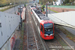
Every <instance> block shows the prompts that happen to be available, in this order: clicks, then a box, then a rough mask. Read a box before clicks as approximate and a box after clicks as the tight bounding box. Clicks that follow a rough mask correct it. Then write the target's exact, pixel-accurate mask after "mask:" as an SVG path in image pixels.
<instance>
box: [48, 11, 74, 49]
mask: <svg viewBox="0 0 75 50" xmlns="http://www.w3.org/2000/svg"><path fill="white" fill-rule="evenodd" d="M51 12H52V11H50V10H49V11H48V13H49V14H52V13H55V12H52V13H51ZM63 27H64V26H63ZM64 28H65V29H66V30H68V31H69V32H71V33H72V34H73V35H75V29H72V28H69V27H64ZM57 30H58V31H60V30H59V29H58V28H57ZM58 34H59V36H60V37H61V38H62V39H63V40H64V41H65V42H66V43H67V44H68V45H69V46H70V47H71V48H72V49H73V50H75V42H73V41H72V40H70V39H69V38H67V36H66V35H65V34H64V33H63V32H61V31H60V32H59V33H58Z"/></svg>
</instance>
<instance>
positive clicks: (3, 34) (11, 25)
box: [0, 12, 20, 50]
mask: <svg viewBox="0 0 75 50" xmlns="http://www.w3.org/2000/svg"><path fill="white" fill-rule="evenodd" d="M19 22H20V16H18V15H15V14H8V13H4V12H0V23H1V24H0V25H1V27H0V48H3V47H4V46H6V47H5V48H7V49H6V50H8V49H9V48H10V47H9V45H10V41H8V42H7V40H8V39H9V38H10V36H11V35H12V33H13V32H14V30H15V29H16V27H17V26H18V25H19ZM6 42H7V44H5V43H6ZM9 50H10V49H9Z"/></svg>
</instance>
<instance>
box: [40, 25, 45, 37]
mask: <svg viewBox="0 0 75 50" xmlns="http://www.w3.org/2000/svg"><path fill="white" fill-rule="evenodd" d="M40 35H41V37H44V27H43V25H42V24H41V25H40Z"/></svg>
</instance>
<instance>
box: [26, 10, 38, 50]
mask: <svg viewBox="0 0 75 50" xmlns="http://www.w3.org/2000/svg"><path fill="white" fill-rule="evenodd" d="M26 34H27V40H26V41H27V50H38V45H37V40H36V36H35V33H34V29H33V26H32V21H31V19H30V16H29V11H28V9H27V10H26Z"/></svg>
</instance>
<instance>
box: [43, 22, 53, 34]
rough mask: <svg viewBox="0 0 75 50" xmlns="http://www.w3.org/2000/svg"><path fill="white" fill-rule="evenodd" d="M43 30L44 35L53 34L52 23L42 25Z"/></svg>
mask: <svg viewBox="0 0 75 50" xmlns="http://www.w3.org/2000/svg"><path fill="white" fill-rule="evenodd" d="M44 29H45V34H48V35H51V34H53V24H52V23H47V24H44Z"/></svg>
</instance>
